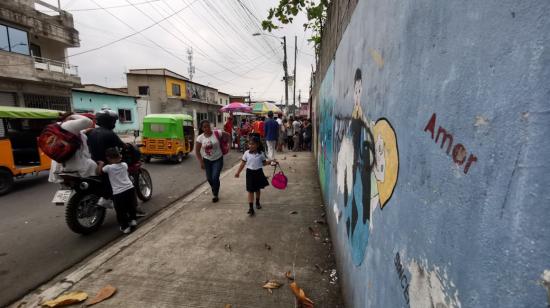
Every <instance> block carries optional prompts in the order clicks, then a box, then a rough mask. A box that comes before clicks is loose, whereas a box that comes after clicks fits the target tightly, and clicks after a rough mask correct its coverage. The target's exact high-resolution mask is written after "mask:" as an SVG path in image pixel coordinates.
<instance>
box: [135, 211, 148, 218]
mask: <svg viewBox="0 0 550 308" xmlns="http://www.w3.org/2000/svg"><path fill="white" fill-rule="evenodd" d="M145 216H147V213H146V212H144V211H142V210H140V209H136V217H145Z"/></svg>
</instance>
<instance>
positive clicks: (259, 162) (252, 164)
mask: <svg viewBox="0 0 550 308" xmlns="http://www.w3.org/2000/svg"><path fill="white" fill-rule="evenodd" d="M248 148H249V149H248V150H247V151H246V152H245V153H244V155H243V158H242V161H241V165H240V166H239V170H237V173H235V177H236V178H238V177H239V176H240V174H241V172H242V171H243V169H244V167H245V166H246V191H247V192H248V206H249V210H248V214H249V215H250V216H253V215H254V206H253V200H254V194H255V195H256V209H258V210H259V209H261V208H262V206H261V205H260V190H261V189H264V188H265V187H266V186H268V185H269V182H268V181H267V178H266V176H265V174H264V170H263V166H265V165H267V164H269V163H271V161H269V160H267V157H266V156H265V153H264V150H263V146H262V143H261V141H260V138H259V137H258V136H251V137H250V141H249V142H248Z"/></svg>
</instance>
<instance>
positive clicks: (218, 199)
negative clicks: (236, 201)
mask: <svg viewBox="0 0 550 308" xmlns="http://www.w3.org/2000/svg"><path fill="white" fill-rule="evenodd" d="M218 201H220V198H218V197H214V198H212V202H214V203H216V202H218Z"/></svg>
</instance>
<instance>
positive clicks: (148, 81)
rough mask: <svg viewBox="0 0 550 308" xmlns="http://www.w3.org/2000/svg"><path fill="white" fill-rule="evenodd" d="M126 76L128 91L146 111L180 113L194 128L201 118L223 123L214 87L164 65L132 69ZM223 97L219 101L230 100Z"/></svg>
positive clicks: (214, 122)
mask: <svg viewBox="0 0 550 308" xmlns="http://www.w3.org/2000/svg"><path fill="white" fill-rule="evenodd" d="M126 79H127V83H128V94H129V95H132V96H137V97H138V106H141V105H143V106H147V107H148V109H147V110H149V113H183V114H188V115H191V116H193V119H194V123H195V127H196V126H197V125H198V123H199V122H200V121H202V120H203V119H208V120H209V121H210V122H211V123H212V125H214V126H216V127H222V126H223V121H219V117H218V111H219V109H220V108H221V107H222V104H220V103H219V102H220V95H219V92H218V90H217V89H215V88H212V87H209V86H205V85H202V84H199V83H196V82H193V81H191V80H189V78H187V77H184V76H182V75H180V74H178V73H176V72H173V71H171V70H168V69H165V68H158V69H131V70H129V71H128V72H127V73H126ZM226 96H227V97H225V96H223V95H222V101H223V100H224V99H225V101H229V95H226ZM138 108H139V107H138ZM222 120H223V117H222Z"/></svg>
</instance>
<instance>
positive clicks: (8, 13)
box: [0, 0, 80, 111]
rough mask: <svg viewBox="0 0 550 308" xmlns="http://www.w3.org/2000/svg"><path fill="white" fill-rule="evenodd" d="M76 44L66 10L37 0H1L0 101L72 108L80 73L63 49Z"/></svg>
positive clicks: (66, 109)
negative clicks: (50, 12)
mask: <svg viewBox="0 0 550 308" xmlns="http://www.w3.org/2000/svg"><path fill="white" fill-rule="evenodd" d="M37 5H38V6H42V7H45V8H47V9H48V10H50V11H52V12H53V14H45V13H43V11H42V10H37V9H36V8H35V6H37ZM79 46H80V41H79V36H78V31H77V30H76V29H75V28H74V23H73V17H72V15H71V14H69V13H67V12H65V11H63V10H60V9H59V8H58V7H55V6H52V5H50V4H48V3H45V2H43V1H40V0H10V1H0V63H1V65H0V105H7V106H21V107H34V108H47V109H56V110H65V111H69V110H72V107H71V106H72V105H71V89H72V88H73V87H77V86H80V77H79V76H78V70H77V67H76V66H73V65H70V64H69V62H68V60H67V49H68V48H73V47H79Z"/></svg>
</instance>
